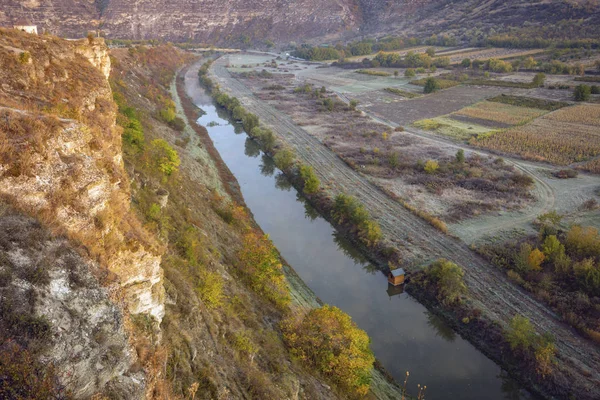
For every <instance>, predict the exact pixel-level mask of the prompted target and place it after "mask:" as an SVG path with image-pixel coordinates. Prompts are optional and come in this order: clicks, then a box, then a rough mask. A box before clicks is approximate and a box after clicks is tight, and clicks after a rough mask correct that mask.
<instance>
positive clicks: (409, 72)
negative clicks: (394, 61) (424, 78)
mask: <svg viewBox="0 0 600 400" xmlns="http://www.w3.org/2000/svg"><path fill="white" fill-rule="evenodd" d="M416 75H417V74H416V72H415V70H414V69H413V68H407V69H406V71H404V76H405V77H406V78H414V77H415V76H416Z"/></svg>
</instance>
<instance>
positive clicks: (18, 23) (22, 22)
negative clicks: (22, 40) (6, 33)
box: [13, 18, 35, 26]
mask: <svg viewBox="0 0 600 400" xmlns="http://www.w3.org/2000/svg"><path fill="white" fill-rule="evenodd" d="M13 25H14V26H34V25H35V24H33V23H32V22H31V21H29V20H28V19H25V18H19V19H18V20H16V21H15V23H14V24H13Z"/></svg>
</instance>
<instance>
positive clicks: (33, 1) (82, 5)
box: [0, 0, 600, 44]
mask: <svg viewBox="0 0 600 400" xmlns="http://www.w3.org/2000/svg"><path fill="white" fill-rule="evenodd" d="M23 18H24V19H28V20H31V21H32V22H33V23H35V24H36V25H38V27H39V28H40V30H41V31H43V30H47V31H49V32H51V33H55V34H59V35H63V36H67V37H82V36H85V34H86V33H87V32H88V31H90V30H97V29H99V30H101V31H102V32H103V34H104V35H106V36H107V37H109V38H120V39H166V40H171V41H194V42H206V43H221V44H223V43H229V44H244V43H246V44H249V43H256V42H260V41H265V40H267V39H268V40H270V41H273V42H275V43H289V42H292V41H294V42H298V43H300V42H303V41H320V42H324V41H325V42H326V41H335V40H337V39H350V38H356V37H360V36H366V35H369V36H377V35H385V34H388V33H398V34H404V35H414V36H419V37H424V36H429V35H432V34H440V33H451V34H453V35H456V36H457V37H458V38H459V39H460V40H461V41H463V42H467V43H468V42H470V41H476V40H477V39H478V38H481V37H483V36H487V35H494V34H498V33H505V32H507V31H510V30H511V29H517V30H518V32H516V33H517V34H519V35H539V36H543V37H547V36H549V35H550V36H562V37H568V38H581V37H588V38H593V37H598V35H600V2H599V0H541V1H535V0H533V1H532V0H511V1H505V0H464V1H457V0H454V1H452V0H294V1H288V0H230V1H221V0H170V1H167V0H153V1H149V0H95V1H94V0H87V1H75V0H27V1H24V2H22V1H15V0H0V26H11V25H12V24H13V23H14V22H15V21H16V20H18V19H23ZM544 28H545V29H544Z"/></svg>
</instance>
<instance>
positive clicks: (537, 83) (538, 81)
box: [531, 72, 546, 87]
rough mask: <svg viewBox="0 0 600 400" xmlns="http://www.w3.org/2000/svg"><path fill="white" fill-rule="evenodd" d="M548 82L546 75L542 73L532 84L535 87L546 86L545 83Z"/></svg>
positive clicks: (537, 75) (536, 75) (535, 77)
mask: <svg viewBox="0 0 600 400" xmlns="http://www.w3.org/2000/svg"><path fill="white" fill-rule="evenodd" d="M545 81H546V75H545V74H544V73H542V72H539V73H537V74H535V76H534V77H533V81H532V82H531V83H532V84H533V86H535V87H541V86H544V82H545Z"/></svg>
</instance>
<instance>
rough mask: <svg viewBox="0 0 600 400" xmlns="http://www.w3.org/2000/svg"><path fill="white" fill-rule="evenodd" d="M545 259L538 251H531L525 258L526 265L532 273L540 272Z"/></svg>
mask: <svg viewBox="0 0 600 400" xmlns="http://www.w3.org/2000/svg"><path fill="white" fill-rule="evenodd" d="M545 259H546V256H545V255H544V253H542V252H541V251H540V250H539V249H533V250H532V251H531V252H530V253H529V256H527V263H528V264H529V268H531V270H533V271H541V270H542V263H543V262H544V260H545Z"/></svg>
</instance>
